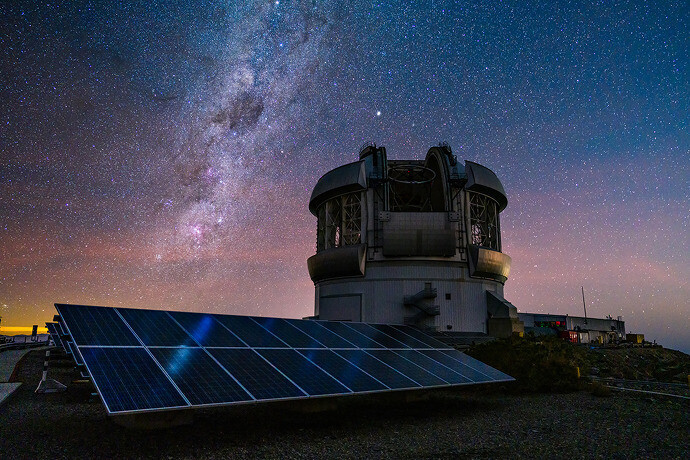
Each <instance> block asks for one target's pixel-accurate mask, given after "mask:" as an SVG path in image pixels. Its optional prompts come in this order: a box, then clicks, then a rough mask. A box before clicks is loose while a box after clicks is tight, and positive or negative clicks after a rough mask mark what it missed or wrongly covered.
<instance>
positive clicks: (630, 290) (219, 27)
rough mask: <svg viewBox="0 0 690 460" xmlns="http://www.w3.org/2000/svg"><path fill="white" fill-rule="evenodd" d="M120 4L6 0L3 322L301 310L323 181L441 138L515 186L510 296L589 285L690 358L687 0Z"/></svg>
mask: <svg viewBox="0 0 690 460" xmlns="http://www.w3.org/2000/svg"><path fill="white" fill-rule="evenodd" d="M115 3H116V2H83V1H56V2H45V1H36V0H31V1H24V2H19V1H13V2H3V3H2V4H0V103H1V104H0V160H1V162H0V167H1V170H0V184H1V185H2V194H1V196H0V232H1V233H0V249H1V251H2V264H1V266H0V315H1V316H2V324H3V326H23V325H30V324H35V323H38V324H42V323H43V322H45V321H49V320H51V319H52V316H53V314H54V313H55V310H54V308H53V306H52V305H53V303H54V302H68V303H83V304H94V305H108V306H124V307H149V308H168V309H180V310H190V311H210V312H222V313H237V314H255V315H265V316H286V317H303V316H307V315H310V314H313V298H314V291H313V284H312V283H311V281H310V279H309V275H308V272H307V267H306V259H307V257H309V256H310V255H312V254H313V253H314V250H315V242H316V236H315V234H316V218H315V217H314V216H312V215H311V214H310V213H309V211H308V209H307V203H308V199H309V195H310V193H311V190H312V188H313V186H314V184H315V183H316V181H317V180H318V178H319V177H320V176H321V175H322V174H323V173H325V172H326V171H328V170H330V169H332V168H334V167H336V166H339V165H341V164H344V163H348V162H351V161H355V160H357V158H358V157H357V153H358V151H359V149H360V147H361V146H362V145H363V144H364V143H365V142H375V143H377V144H378V145H383V146H385V147H386V149H387V151H388V156H389V158H392V159H396V158H419V159H421V158H423V157H424V155H425V154H426V151H427V150H428V148H429V147H431V146H433V145H437V144H438V143H439V142H442V141H443V142H448V143H449V144H450V145H451V147H452V148H453V153H454V154H457V155H458V158H459V159H462V160H471V161H476V162H479V163H481V164H483V165H485V166H487V167H489V168H491V169H492V170H494V171H495V172H496V173H497V175H498V176H499V178H500V179H501V181H502V182H503V185H504V187H505V189H506V191H507V194H508V199H509V204H508V208H507V209H506V210H505V212H503V213H502V215H501V219H502V220H501V224H502V229H503V238H502V239H503V249H504V252H506V253H507V254H508V255H510V256H511V257H512V258H513V265H512V271H511V276H510V279H509V280H508V282H507V283H506V288H505V294H506V298H507V299H508V300H510V301H511V302H512V303H513V304H515V305H516V306H517V307H518V309H519V310H520V311H528V312H544V313H561V314H565V313H568V314H571V315H581V314H582V299H581V293H580V286H584V288H585V292H586V295H587V301H588V309H587V313H588V314H589V315H591V316H598V317H603V316H605V315H609V314H610V315H612V316H613V317H616V316H619V315H620V316H622V317H623V319H624V320H625V321H626V328H627V330H628V331H629V332H641V333H644V334H645V336H646V338H647V339H649V340H653V339H656V340H657V341H658V342H660V343H662V344H663V345H666V346H668V347H671V348H677V349H681V350H684V351H686V352H690V332H688V326H689V325H690V285H689V284H688V272H689V271H690V222H689V221H690V133H689V131H688V121H690V120H689V119H690V115H689V114H690V83H689V78H688V77H689V74H688V71H689V69H688V61H689V59H688V57H689V56H690V47H689V46H688V45H689V43H688V42H689V37H690V34H689V33H688V31H689V30H690V20H689V19H690V14H689V11H690V8H689V7H688V4H687V2H685V1H677V2H676V1H662V2H641V1H640V2H610V1H600V2H572V1H571V2H543V1H540V2H517V1H516V2H499V1H497V0H492V1H486V2H474V1H473V2H443V1H433V2H361V1H357V2H333V1H330V2H324V3H323V4H321V3H317V2H309V1H304V2H289V1H284V0H281V1H280V2H278V1H263V2H258V1H257V2H246V3H245V2H242V4H241V6H240V5H238V4H235V3H233V2H220V1H204V2H179V1H172V0H171V1H164V2H163V1H162V2H154V1H151V0H146V1H140V2H135V1H126V2H122V4H115ZM118 3H119V2H118ZM530 3H531V4H530Z"/></svg>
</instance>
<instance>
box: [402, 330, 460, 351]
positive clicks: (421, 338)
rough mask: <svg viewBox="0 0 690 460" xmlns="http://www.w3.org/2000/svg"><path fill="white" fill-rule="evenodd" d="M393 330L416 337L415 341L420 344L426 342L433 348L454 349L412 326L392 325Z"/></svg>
mask: <svg viewBox="0 0 690 460" xmlns="http://www.w3.org/2000/svg"><path fill="white" fill-rule="evenodd" d="M391 327H392V328H394V329H397V330H399V331H401V332H404V333H405V334H407V335H410V336H412V337H414V338H415V339H417V340H419V341H420V342H424V343H425V344H427V345H429V347H431V348H452V347H450V346H449V345H447V344H445V343H443V342H441V341H440V340H436V339H435V338H433V337H431V336H430V335H429V334H425V333H424V332H422V331H420V330H419V329H415V328H413V327H410V326H399V325H391Z"/></svg>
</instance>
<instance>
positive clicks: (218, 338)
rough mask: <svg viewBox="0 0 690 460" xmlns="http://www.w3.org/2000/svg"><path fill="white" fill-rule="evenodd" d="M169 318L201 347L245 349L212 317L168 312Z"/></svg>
mask: <svg viewBox="0 0 690 460" xmlns="http://www.w3.org/2000/svg"><path fill="white" fill-rule="evenodd" d="M170 316H172V317H173V319H174V320H175V321H177V322H178V323H179V324H180V326H182V327H183V328H184V329H185V331H187V333H188V334H189V335H191V336H192V337H194V340H196V341H197V342H198V343H199V345H201V346H202V347H246V346H247V345H246V344H245V343H244V342H242V341H241V340H240V339H238V338H237V337H236V336H235V335H234V334H233V333H232V332H230V331H228V330H227V329H226V328H225V327H223V326H222V325H221V324H220V323H219V322H218V321H216V320H215V319H214V317H213V315H208V314H203V313H186V312H180V311H175V312H170Z"/></svg>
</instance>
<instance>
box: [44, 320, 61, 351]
mask: <svg viewBox="0 0 690 460" xmlns="http://www.w3.org/2000/svg"><path fill="white" fill-rule="evenodd" d="M46 328H47V329H48V333H49V334H50V338H51V339H52V340H53V343H54V344H55V346H57V347H61V348H63V349H64V348H65V346H64V345H63V344H62V339H61V338H60V333H59V332H58V325H57V324H56V323H46Z"/></svg>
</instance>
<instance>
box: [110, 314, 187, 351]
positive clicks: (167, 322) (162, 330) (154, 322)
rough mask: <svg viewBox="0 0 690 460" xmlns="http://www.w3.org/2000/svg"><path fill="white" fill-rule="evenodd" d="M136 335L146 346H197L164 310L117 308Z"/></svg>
mask: <svg viewBox="0 0 690 460" xmlns="http://www.w3.org/2000/svg"><path fill="white" fill-rule="evenodd" d="M118 312H119V313H120V314H121V315H122V317H123V318H124V319H125V321H127V324H129V325H130V326H131V328H132V330H133V331H134V332H135V333H136V335H137V336H138V337H139V339H141V341H142V342H144V345H147V346H160V347H166V346H168V347H177V346H197V345H196V342H194V339H193V338H192V337H191V336H190V335H189V334H187V333H186V332H185V331H184V329H182V328H181V327H180V325H179V324H178V323H177V322H175V320H173V319H172V317H171V316H170V315H169V314H168V313H167V312H164V311H156V310H131V309H129V308H122V309H118Z"/></svg>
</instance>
